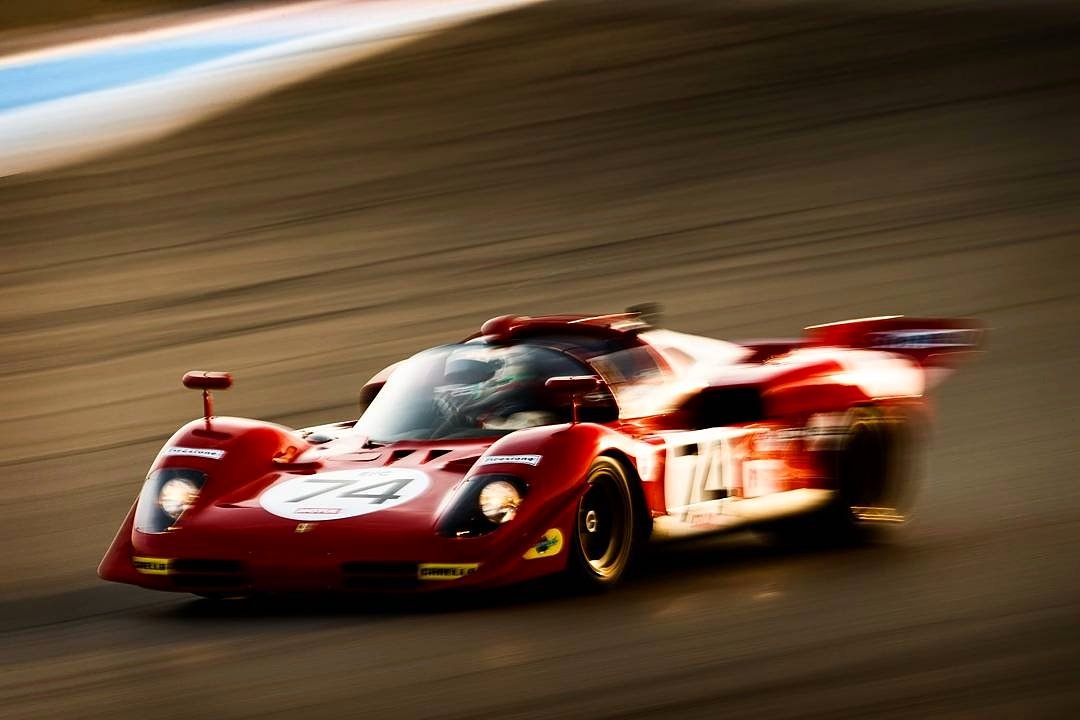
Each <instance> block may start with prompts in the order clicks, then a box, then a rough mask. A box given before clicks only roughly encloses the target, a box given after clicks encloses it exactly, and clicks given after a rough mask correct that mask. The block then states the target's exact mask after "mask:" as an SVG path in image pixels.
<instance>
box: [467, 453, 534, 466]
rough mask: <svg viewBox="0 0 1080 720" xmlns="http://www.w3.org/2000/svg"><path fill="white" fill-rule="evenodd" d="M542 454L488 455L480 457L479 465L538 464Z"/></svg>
mask: <svg viewBox="0 0 1080 720" xmlns="http://www.w3.org/2000/svg"><path fill="white" fill-rule="evenodd" d="M543 457H544V456H543V455H488V456H487V457H482V458H480V464H481V465H532V466H533V467H535V466H537V465H539V464H540V460H541V458H543Z"/></svg>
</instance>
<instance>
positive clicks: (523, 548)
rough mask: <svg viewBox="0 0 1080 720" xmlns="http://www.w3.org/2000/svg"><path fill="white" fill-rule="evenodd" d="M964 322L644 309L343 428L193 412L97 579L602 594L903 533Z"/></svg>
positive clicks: (553, 334)
mask: <svg viewBox="0 0 1080 720" xmlns="http://www.w3.org/2000/svg"><path fill="white" fill-rule="evenodd" d="M982 334H983V330H982V329H981V328H980V326H979V325H978V324H977V323H975V322H973V321H970V320H946V319H915V318H905V317H879V318H868V319H861V320H851V321H847V322H841V323H834V324H830V325H819V326H815V327H811V328H808V329H807V331H806V333H805V334H804V336H803V337H802V338H800V339H792V340H768V341H754V342H743V343H738V344H736V343H730V342H724V341H720V340H714V339H710V338H706V337H700V336H695V335H688V334H683V333H678V332H672V331H669V330H662V329H656V328H654V327H652V326H651V324H650V323H649V322H647V321H646V318H645V317H643V313H642V312H640V311H638V312H626V313H618V314H614V315H605V316H601V317H583V316H551V317H517V316H504V317H498V318H494V319H492V320H489V321H488V322H486V323H484V325H483V327H482V328H481V330H480V332H479V333H477V334H475V335H473V336H472V337H470V338H468V339H466V340H465V341H464V342H461V343H459V344H454V345H445V346H442V347H436V348H433V349H430V350H426V351H424V352H421V353H419V354H418V355H415V356H413V357H411V358H409V359H407V360H404V361H402V362H399V363H396V364H394V365H392V366H390V367H388V368H386V369H385V370H383V371H382V372H380V373H379V374H378V375H376V376H375V377H374V378H372V379H371V380H370V381H369V382H368V383H367V384H366V385H365V386H364V388H363V390H362V393H361V395H362V401H363V402H364V403H365V404H366V405H367V408H366V410H365V411H364V413H363V414H362V416H361V417H360V419H359V420H349V421H345V422H339V423H334V424H330V425H321V426H318V427H313V428H307V429H304V430H293V429H290V428H287V427H283V426H280V425H275V424H272V423H266V422H260V421H256V420H246V419H242V418H233V417H215V416H214V415H213V413H212V407H211V397H210V392H211V391H212V390H221V389H225V388H227V387H229V385H230V384H231V382H232V380H231V377H230V376H229V375H228V374H226V373H212V372H190V373H188V374H187V375H185V376H184V384H185V385H186V386H187V387H189V388H195V389H201V390H202V391H203V398H204V409H205V413H204V415H205V417H204V418H202V419H200V420H195V421H192V422H191V423H188V424H187V425H185V426H184V427H182V428H181V429H180V430H178V431H177V432H176V434H175V435H173V436H172V438H171V439H170V440H169V441H168V442H167V443H166V444H165V446H164V447H163V448H162V450H161V452H160V453H158V456H157V458H156V459H155V460H154V463H153V465H152V466H151V468H150V473H149V474H148V475H147V476H146V480H145V482H144V483H143V486H142V491H141V493H140V494H139V497H138V499H137V501H136V502H135V504H134V505H133V506H132V508H131V510H130V512H129V513H128V515H127V518H126V519H125V520H124V523H123V525H122V526H121V528H120V531H119V533H118V534H117V535H116V539H115V540H114V541H113V543H112V546H111V547H110V548H109V550H108V552H107V553H106V555H105V558H104V559H103V560H102V562H101V565H100V567H99V568H98V573H99V575H100V576H101V577H102V578H104V579H106V580H112V581H115V582H124V583H132V584H135V585H141V586H143V587H147V588H154V589H158V590H171V591H179V592H191V593H196V594H201V595H209V596H236V595H247V594H252V593H259V592H274V591H306V590H328V589H339V590H359V591H376V590H385V591H411V590H417V591H424V590H434V589H442V588H461V587H478V586H485V587H486V586H495V585H503V584H508V583H515V582H519V581H523V580H527V579H531V578H535V577H539V576H545V575H556V574H559V575H562V576H564V577H568V578H570V579H572V580H574V581H575V582H577V583H580V584H583V585H586V586H605V585H610V584H613V583H615V582H616V581H618V580H619V578H620V576H622V575H623V574H624V571H625V569H626V568H627V565H628V564H629V563H630V561H631V559H632V558H633V557H634V556H635V552H636V551H637V550H638V549H640V547H641V545H642V544H643V543H644V542H645V541H646V540H648V539H649V538H650V537H671V536H683V535H690V534H694V533H705V532H713V531H717V530H724V529H729V528H734V527H745V526H748V525H756V526H766V527H769V528H771V529H773V530H776V531H777V532H779V533H783V534H784V535H787V536H788V537H790V538H794V539H796V540H798V541H801V542H816V541H817V540H819V539H821V538H823V537H830V538H853V537H856V536H857V535H859V534H861V531H862V530H863V529H864V528H865V527H866V526H871V525H874V524H881V523H897V522H902V521H904V519H905V518H906V516H907V514H908V512H909V509H910V502H911V495H912V491H913V489H914V488H915V484H916V483H915V475H916V474H917V473H915V472H913V470H914V469H915V468H914V467H913V465H914V464H915V463H913V462H912V459H913V458H915V457H917V452H915V451H916V449H917V445H918V443H919V441H920V436H921V435H922V430H923V429H924V427H925V424H926V422H927V419H928V414H929V412H928V403H927V399H926V397H925V393H926V390H927V388H928V387H929V386H931V385H933V384H934V383H935V382H937V381H938V380H939V379H940V378H941V377H942V376H943V375H944V374H946V373H947V372H948V371H949V370H950V369H951V368H952V367H953V366H954V364H955V362H956V361H957V360H959V359H960V358H962V357H963V356H965V355H968V354H970V353H972V352H974V351H976V349H977V348H978V346H979V344H980V341H981V336H982Z"/></svg>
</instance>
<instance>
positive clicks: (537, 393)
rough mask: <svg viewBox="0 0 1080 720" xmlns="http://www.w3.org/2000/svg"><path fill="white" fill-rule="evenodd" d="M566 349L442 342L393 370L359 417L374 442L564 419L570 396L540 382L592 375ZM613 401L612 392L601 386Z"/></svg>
mask: <svg viewBox="0 0 1080 720" xmlns="http://www.w3.org/2000/svg"><path fill="white" fill-rule="evenodd" d="M593 374H594V372H593V371H592V370H591V369H589V368H588V367H587V366H585V365H583V364H581V363H579V362H578V361H576V360H574V359H573V358H571V357H570V356H568V355H564V354H563V353H561V352H559V351H557V350H552V349H549V348H543V347H537V346H532V345H514V346H510V347H489V346H486V345H471V344H467V345H447V346H444V347H438V348H434V349H432V350H427V351H425V352H422V353H420V354H418V355H415V356H413V357H412V358H410V359H408V360H406V361H405V362H404V363H403V364H402V365H401V366H400V367H399V368H397V369H396V370H394V372H393V374H392V375H391V376H390V379H389V380H388V381H387V383H386V385H385V387H383V389H382V391H381V392H380V393H379V394H378V395H377V396H376V397H375V399H374V401H372V403H371V406H370V407H368V409H367V411H366V412H365V413H364V414H363V416H362V417H361V418H360V420H359V421H358V422H357V424H356V432H358V433H360V434H361V435H364V436H366V437H367V438H368V439H369V440H370V441H372V442H381V443H386V442H394V441H397V440H429V439H469V438H484V437H497V436H499V435H503V434H506V433H508V432H511V431H513V430H520V429H522V428H526V427H536V426H538V425H550V424H552V423H559V422H567V421H569V418H570V409H569V402H568V400H567V399H566V398H559V397H557V396H556V395H555V394H554V393H552V392H550V391H549V390H547V388H545V387H544V382H545V381H546V380H547V379H548V378H551V377H557V376H561V375H593ZM603 394H604V395H605V397H606V398H608V404H609V405H611V403H612V402H613V401H611V400H610V393H607V391H606V390H605V391H604V393H603Z"/></svg>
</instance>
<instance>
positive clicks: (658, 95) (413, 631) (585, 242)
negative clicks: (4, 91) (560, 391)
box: [0, 1, 1080, 717]
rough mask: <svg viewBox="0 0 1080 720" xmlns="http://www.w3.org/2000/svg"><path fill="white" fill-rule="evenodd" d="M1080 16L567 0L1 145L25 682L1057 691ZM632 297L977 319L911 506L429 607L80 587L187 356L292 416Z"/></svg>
mask: <svg viewBox="0 0 1080 720" xmlns="http://www.w3.org/2000/svg"><path fill="white" fill-rule="evenodd" d="M1078 21H1080V18H1078V16H1077V15H1076V13H1075V11H1074V7H1073V5H1072V4H1071V3H1060V4H1056V5H1055V4H1049V3H1036V4H1029V3H1020V2H1016V3H974V2H973V3H950V4H948V5H947V6H946V7H943V8H938V7H936V6H933V5H931V4H930V3H922V2H920V3H904V4H902V5H898V6H897V7H892V8H888V7H884V6H881V7H876V8H875V9H870V7H869V6H868V4H866V3H852V4H839V3H829V4H824V5H823V4H818V3H809V2H779V1H777V2H754V3H726V4H721V3H716V4H707V3H698V2H675V3H667V2H665V3H661V2H620V3H600V2H595V3H592V2H563V3H559V2H555V3H552V4H549V5H543V6H538V7H535V8H531V9H528V10H525V11H522V12H518V13H514V14H511V15H506V16H502V17H497V18H492V19H488V20H485V21H481V22H478V23H475V24H473V25H471V26H468V27H466V28H463V29H459V30H456V31H453V32H451V33H449V34H447V35H444V36H441V37H435V38H430V39H428V40H424V41H421V42H418V43H416V44H415V45H412V46H409V47H407V48H405V49H402V50H398V51H395V52H394V53H393V54H390V55H386V56H383V57H381V58H378V59H375V60H372V61H368V62H366V63H364V64H362V65H360V66H357V67H353V68H349V69H347V70H344V71H341V72H337V73H334V74H333V75H330V76H327V77H325V78H323V79H321V80H319V81H316V82H313V83H310V84H309V85H307V86H304V87H302V88H298V89H293V90H289V91H286V92H283V93H281V94H279V95H277V96H273V97H269V98H267V99H265V100H263V101H260V102H259V103H257V104H256V105H253V106H251V107H248V108H245V109H243V110H241V111H239V112H234V113H232V114H230V115H228V116H226V117H223V118H220V119H218V120H214V121H212V122H210V123H207V124H206V125H204V126H202V127H198V128H195V129H193V130H191V131H189V132H185V133H183V134H182V135H179V136H177V137H174V138H172V139H170V140H168V141H165V142H161V143H158V144H155V145H153V146H151V147H146V148H139V149H136V150H132V151H128V152H125V153H123V154H121V155H118V156H116V157H113V158H111V159H108V160H104V161H100V162H96V163H93V164H90V165H85V166H81V167H78V168H72V169H69V170H65V171H62V172H56V173H52V174H48V175H41V176H35V177H25V178H17V179H6V180H0V219H2V222H0V248H2V251H3V266H2V268H3V269H2V274H0V335H2V337H3V341H4V342H3V344H2V346H0V347H2V349H0V397H3V399H4V403H3V405H2V406H0V456H2V464H3V470H4V475H5V476H6V479H5V482H4V483H3V484H0V509H2V512H3V519H4V522H3V523H2V524H0V545H2V547H3V548H4V549H5V553H4V554H3V556H2V559H0V570H2V572H0V589H2V591H3V593H4V596H5V597H8V598H12V600H10V601H9V602H8V603H7V605H6V606H5V607H7V608H8V611H7V613H6V616H7V618H8V623H9V625H10V627H11V628H26V627H29V626H37V625H43V626H45V627H42V628H39V629H36V630H31V629H23V630H15V631H13V632H10V633H9V634H8V638H10V639H11V640H12V644H11V651H10V652H9V651H5V652H4V653H3V656H2V658H3V659H4V662H5V664H7V663H10V665H11V668H12V669H13V673H12V674H11V675H10V676H9V677H11V678H12V679H11V680H10V681H9V685H8V691H9V692H11V693H12V697H13V698H14V700H13V703H12V704H13V706H14V707H15V709H16V710H18V711H19V712H16V713H14V714H15V715H16V716H18V717H24V716H25V717H44V716H47V715H49V714H56V715H57V716H65V714H68V713H71V712H73V711H74V710H75V709H80V712H79V714H80V715H82V716H94V717H96V716H97V715H98V714H100V715H102V716H104V715H105V714H109V716H110V717H116V716H117V715H116V713H117V712H120V714H123V712H121V711H124V710H126V709H127V710H130V711H131V712H132V713H133V714H135V713H136V712H138V713H139V714H140V715H142V714H144V713H143V712H142V710H144V709H145V708H144V707H142V705H144V704H153V705H154V707H155V708H156V709H157V710H158V712H159V715H158V716H159V717H179V716H180V715H181V714H187V713H190V712H191V706H189V705H187V704H185V703H191V702H194V707H195V708H196V709H201V710H203V711H204V712H205V713H206V714H208V715H211V716H218V717H223V716H230V717H233V716H237V717H239V716H247V715H248V714H259V715H260V716H261V717H265V716H267V715H269V714H272V712H271V711H273V712H277V713H280V714H282V715H286V714H287V715H289V716H290V717H296V716H307V715H308V714H309V713H310V714H335V713H337V711H338V710H340V709H341V708H353V709H357V708H361V707H363V708H366V710H367V711H368V713H369V714H373V715H375V716H382V715H388V714H390V713H391V712H394V713H395V714H396V715H397V716H403V717H410V716H419V715H423V716H432V717H435V716H439V717H458V716H462V717H464V716H469V715H472V716H476V715H477V714H499V715H508V716H511V717H526V716H533V715H544V714H549V713H554V714H556V715H560V716H566V715H569V714H582V715H589V716H592V717H600V716H603V715H606V714H608V713H615V712H618V713H619V714H623V715H625V714H627V713H630V712H636V713H639V714H651V713H657V714H663V715H664V716H665V717H678V716H682V715H694V716H698V717H700V716H706V715H710V714H712V711H713V710H716V709H717V708H720V707H723V708H724V709H725V711H726V712H727V713H728V714H730V715H735V716H738V715H740V714H742V713H746V714H760V713H765V716H768V717H795V716H799V715H802V714H806V715H817V714H830V715H838V716H873V717H886V716H893V715H896V716H916V717H927V716H931V715H935V714H944V715H948V714H954V713H961V714H967V716H972V717H989V716H1002V717H1015V716H1020V715H1025V716H1028V715H1031V714H1032V713H1035V714H1038V715H1039V716H1042V717H1065V716H1067V714H1062V713H1064V712H1065V711H1066V709H1067V708H1075V707H1076V703H1077V701H1078V696H1077V691H1076V688H1075V687H1074V686H1073V685H1072V684H1071V683H1070V681H1069V680H1068V678H1069V677H1073V678H1075V672H1074V671H1075V669H1076V667H1077V662H1076V660H1077V655H1078V652H1077V651H1078V648H1080V645H1078V643H1077V642H1076V638H1077V637H1078V636H1080V634H1078V633H1077V632H1076V631H1077V630H1078V629H1080V627H1078V624H1077V617H1078V612H1077V611H1078V610H1080V604H1078V600H1080V573H1078V571H1077V567H1078V565H1077V563H1076V561H1075V548H1076V546H1077V541H1080V525H1078V521H1080V489H1078V487H1080V486H1078V484H1077V480H1078V479H1080V478H1078V477H1077V473H1076V470H1075V461H1076V460H1077V458H1078V452H1077V450H1078V444H1077V442H1076V440H1075V439H1074V437H1075V436H1074V435H1073V430H1072V426H1073V425H1074V424H1075V419H1076V411H1077V407H1078V406H1080V397H1078V394H1077V383H1078V379H1077V378H1078V377H1080V374H1078V371H1080V362H1078V359H1077V358H1078V355H1077V349H1078V347H1077V345H1078V344H1077V340H1076V338H1077V332H1078V330H1080V313H1078V309H1080V303H1078V298H1077V282H1076V275H1077V271H1078V268H1080V263H1078V262H1077V260H1078V255H1080V249H1078V246H1077V243H1076V240H1075V235H1076V232H1077V230H1080V209H1078V204H1077V203H1078V199H1080V173H1078V170H1080V151H1078V149H1077V128H1078V127H1080V44H1078V41H1080V27H1078ZM643 300H651V301H659V302H662V303H663V304H664V305H665V306H666V308H667V315H668V320H669V325H670V326H672V327H674V328H675V329H680V330H686V331H693V332H701V333H709V334H717V335H721V336H733V337H739V336H748V335H785V334H792V333H797V332H798V330H799V328H801V327H802V326H803V325H806V324H810V323H816V322H823V321H827V320H834V319H842V318H847V317H855V316H860V315H874V314H882V313H891V312H903V313H908V314H943V315H974V316H979V317H982V318H985V319H986V320H987V321H988V322H989V323H990V324H991V325H993V326H994V327H995V335H994V339H993V347H992V351H991V352H990V353H989V354H988V356H987V357H986V358H984V360H983V361H981V362H980V363H978V364H976V365H974V366H972V367H971V368H969V369H968V370H967V371H966V372H965V373H964V374H961V375H959V376H958V377H957V378H956V379H955V380H953V381H951V383H950V384H949V385H947V386H946V387H945V388H944V389H943V392H942V393H941V409H940V420H941V423H942V424H941V429H940V432H939V434H938V437H937V438H936V445H935V449H934V452H933V456H932V463H933V468H934V473H933V474H932V477H931V479H930V482H929V484H928V486H927V489H926V491H925V493H924V496H923V503H922V508H921V516H920V520H919V522H918V523H917V524H916V526H914V527H913V528H911V533H910V534H909V535H908V536H907V537H906V538H905V539H904V540H902V541H900V542H899V544H898V545H897V546H895V547H893V548H878V549H875V550H870V551H865V552H862V553H855V554H839V555H837V554H831V555H830V554H826V555H818V556H782V555H781V556H777V555H774V554H771V553H768V552H765V551H761V550H757V549H754V547H756V546H754V547H750V548H747V547H746V546H740V545H738V544H736V547H735V548H734V549H733V548H731V547H729V546H728V545H727V544H725V543H721V544H720V546H718V547H716V548H713V547H712V546H707V549H702V548H698V549H696V550H692V551H688V554H686V555H684V554H681V553H679V552H671V553H666V554H665V553H662V554H661V555H660V556H659V559H657V560H655V561H654V567H653V574H652V575H651V576H650V575H646V576H645V577H644V578H642V579H641V580H639V581H638V582H637V583H635V584H633V585H631V586H630V587H629V588H628V589H626V590H624V591H623V592H621V593H619V594H616V595H615V596H612V597H610V598H600V599H591V600H588V601H582V602H577V603H568V602H554V603H551V604H541V605H539V606H537V605H527V606H525V607H520V606H517V605H511V606H509V607H496V608H494V609H492V608H488V609H487V610H485V611H481V612H479V613H465V614H463V615H461V614H459V615H450V616H444V615H438V614H436V615H427V614H421V615H420V616H408V617H394V618H386V617H383V616H380V615H375V616H369V615H355V614H349V613H346V614H345V615H344V616H340V615H337V614H332V615H329V616H326V615H321V614H316V615H315V616H314V617H310V616H307V615H305V614H304V613H303V612H301V613H300V614H299V616H297V615H296V614H294V613H292V612H290V613H286V614H285V615H284V617H274V618H272V621H269V622H267V621H263V620H252V621H242V620H241V619H240V618H239V617H234V616H233V615H231V614H229V613H226V615H225V616H224V618H222V617H221V616H219V615H216V614H211V616H210V617H209V618H207V617H206V616H205V614H204V612H203V611H200V610H191V609H190V607H186V606H184V605H182V604H178V603H177V601H174V600H173V599H170V598H168V597H160V596H154V595H149V594H145V595H144V594H141V593H139V591H135V590H131V591H127V590H125V589H123V588H116V589H111V588H108V589H107V588H101V587H99V586H97V585H95V584H94V583H95V580H94V578H93V568H94V565H95V564H96V562H97V560H98V558H99V557H100V554H101V553H102V552H103V550H104V548H105V546H106V544H107V542H108V540H109V538H110V537H111V534H112V533H113V532H114V530H115V528H116V526H117V524H118V523H119V521H120V519H121V518H122V516H123V513H124V511H125V510H126V508H127V506H128V504H129V503H130V501H131V499H132V498H133V496H134V494H135V492H136V490H137V488H138V485H139V482H140V480H141V478H142V475H143V473H144V472H145V468H146V466H147V465H148V463H149V462H150V461H151V459H152V458H153V455H154V453H155V452H156V449H157V447H158V446H159V445H160V443H161V442H162V441H163V440H164V439H165V438H166V437H167V435H168V434H169V433H170V432H171V431H172V430H173V429H174V428H175V427H176V426H177V425H178V424H179V423H181V422H182V421H184V420H186V419H188V418H190V417H191V416H193V415H195V414H196V413H197V412H198V407H199V406H198V399H197V397H195V396H194V395H193V394H191V393H185V392H184V391H182V390H181V389H180V386H179V377H180V374H181V373H182V372H183V371H184V370H186V369H189V368H195V367H198V368H207V369H224V370H232V371H233V372H234V373H235V374H236V376H237V378H238V381H237V384H236V387H235V389H234V390H232V391H230V392H229V393H228V394H226V395H224V396H222V397H221V398H220V399H219V407H220V409H222V410H223V411H226V412H230V413H235V414H243V415H256V416H259V417H265V418H271V419H274V420H279V421H283V422H286V423H291V424H305V423H315V422H320V421H328V420H334V419H339V418H343V417H348V416H350V415H352V414H353V413H354V412H355V397H356V394H357V390H358V389H359V387H360V385H361V384H362V382H363V381H364V380H365V379H366V378H367V377H368V376H369V375H370V374H371V373H373V372H374V371H376V370H378V369H379V368H380V367H381V366H382V365H384V364H386V363H387V362H390V361H392V360H394V359H397V358H399V357H401V356H402V355H404V354H408V353H410V352H412V351H415V350H418V349H421V348H423V347H425V346H427V345H430V344H432V343H436V342H441V341H447V340H453V339H456V338H459V337H462V336H464V335H466V334H468V333H469V332H471V331H472V330H473V329H474V328H476V327H477V326H478V325H479V323H480V322H481V321H482V320H483V319H485V318H487V317H489V316H492V315H496V314H501V313H507V312H522V313H541V312H559V311H586V312H590V311H605V310H611V309H620V308H622V307H624V306H626V305H628V304H630V303H633V302H640V301H643ZM687 558H689V559H687ZM17 598H18V599H17ZM36 598H37V599H36ZM153 601H158V602H160V603H162V604H161V605H154V606H143V607H142V609H138V610H133V611H131V612H130V613H129V612H127V611H125V612H122V613H119V614H117V615H111V614H108V613H111V612H114V611H118V610H121V609H122V608H127V607H132V606H142V605H143V603H144V602H153ZM101 613H106V614H105V615H100V614H101ZM241 614H243V613H241ZM61 621H64V622H61ZM51 623H59V624H56V625H52V624H51ZM106 638H108V639H106ZM16 658H18V660H16ZM90 661H93V663H94V664H95V665H99V666H100V667H99V669H97V670H96V671H95V674H93V675H92V679H91V680H90V681H87V683H86V684H83V683H81V681H79V680H78V678H79V677H80V675H79V671H78V670H77V668H79V667H81V665H82V664H83V663H85V662H90ZM136 667H138V668H140V670H139V673H150V674H153V673H159V672H160V673H167V674H169V675H170V677H172V678H173V681H174V684H173V685H172V686H170V687H172V688H173V689H175V691H176V695H171V696H169V697H166V698H164V699H162V698H161V697H159V696H158V695H157V693H156V692H155V689H154V688H155V687H158V686H157V685H156V684H148V683H146V682H143V681H141V680H139V679H137V678H136V677H135V676H133V675H132V673H134V672H135V670H134V668H136ZM221 667H225V668H228V671H220V673H219V671H217V670H214V669H213V668H221ZM147 668H149V670H147ZM297 668H299V670H297ZM343 668H349V671H348V673H346V672H345V670H343ZM481 671H483V672H481ZM485 672H486V673H498V675H499V677H500V678H501V679H500V680H499V685H498V687H499V688H501V689H502V690H501V691H497V692H493V690H492V688H491V686H490V685H489V684H488V677H487V676H486V675H485V674H484V673H485ZM292 674H296V675H298V680H297V682H296V683H295V684H293V685H289V684H284V685H283V684H281V682H280V680H281V678H282V677H284V676H285V675H290V676H291V675H292ZM140 677H141V675H140ZM357 678H360V679H359V680H357ZM364 678H366V680H364ZM421 678H422V680H421ZM150 682H153V681H150ZM58 688H59V689H61V690H62V692H61V691H58V690H57V689H58ZM186 691H190V693H193V695H189V694H186ZM192 697H194V698H196V699H195V700H194V701H193V700H192V699H191V698H192ZM91 700H95V701H98V702H99V703H104V704H99V705H97V706H96V707H99V708H100V709H99V710H93V711H91V710H88V709H87V708H86V706H85V705H84V703H86V702H89V701H91ZM132 703H134V704H132ZM816 711H820V712H816ZM549 716H550V715H549ZM1031 716H1034V715H1031Z"/></svg>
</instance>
